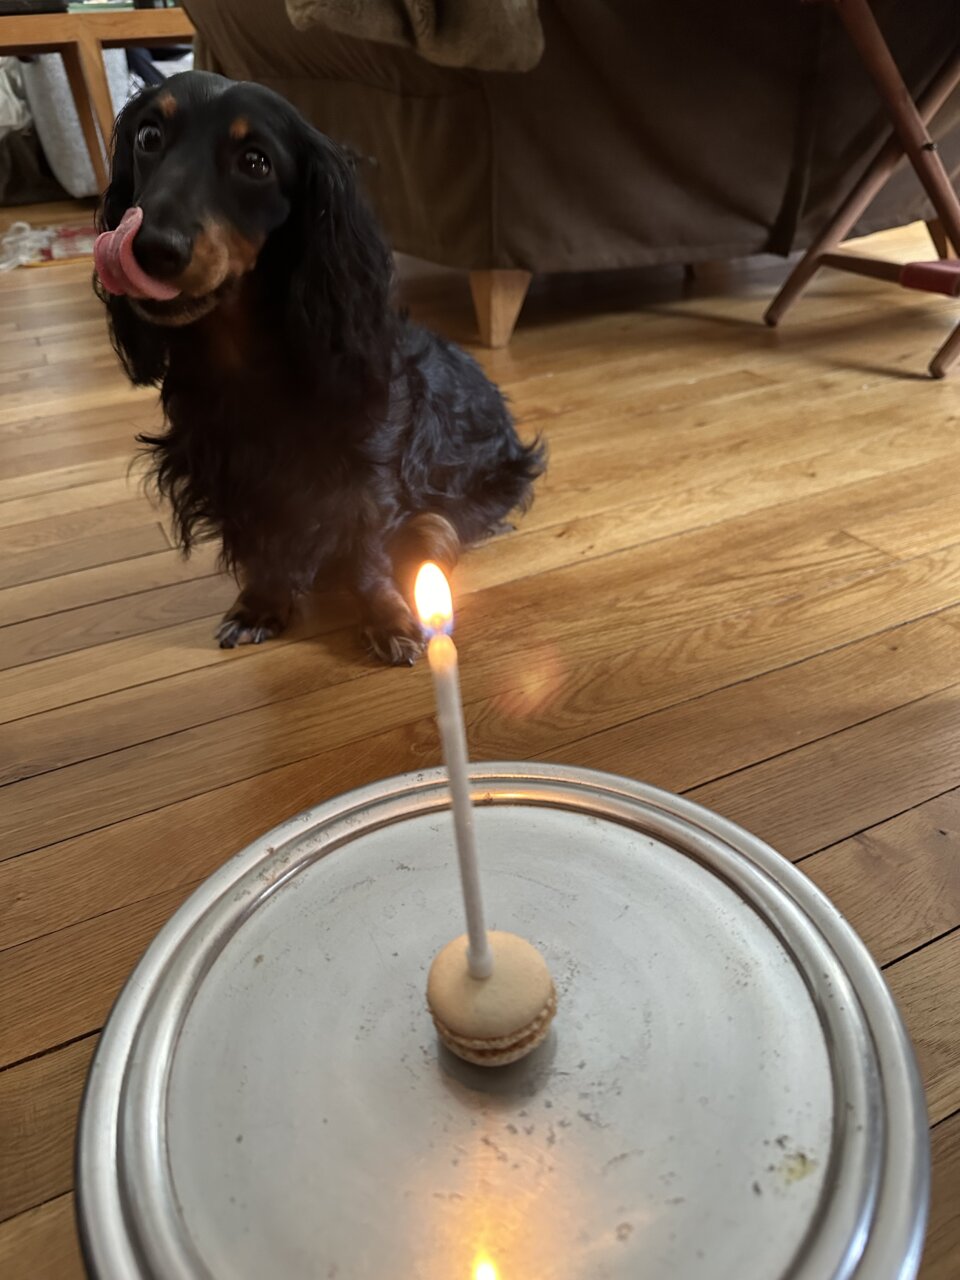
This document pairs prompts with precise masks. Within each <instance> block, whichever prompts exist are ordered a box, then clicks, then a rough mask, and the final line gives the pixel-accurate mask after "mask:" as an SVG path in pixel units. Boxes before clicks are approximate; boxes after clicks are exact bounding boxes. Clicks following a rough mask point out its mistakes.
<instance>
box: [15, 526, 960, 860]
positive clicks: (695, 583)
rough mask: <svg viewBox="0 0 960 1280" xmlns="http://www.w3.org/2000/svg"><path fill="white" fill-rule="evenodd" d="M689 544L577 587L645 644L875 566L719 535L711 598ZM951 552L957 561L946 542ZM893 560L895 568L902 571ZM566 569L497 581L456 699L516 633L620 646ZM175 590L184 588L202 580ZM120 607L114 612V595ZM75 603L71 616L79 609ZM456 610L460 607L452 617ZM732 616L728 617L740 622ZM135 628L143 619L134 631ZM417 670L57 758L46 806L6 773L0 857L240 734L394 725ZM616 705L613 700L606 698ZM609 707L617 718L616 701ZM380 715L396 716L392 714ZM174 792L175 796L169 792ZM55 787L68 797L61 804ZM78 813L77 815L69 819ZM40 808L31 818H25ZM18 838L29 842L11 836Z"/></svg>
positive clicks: (239, 750) (38, 786) (280, 752)
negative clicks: (589, 621)
mask: <svg viewBox="0 0 960 1280" xmlns="http://www.w3.org/2000/svg"><path fill="white" fill-rule="evenodd" d="M664 545H665V548H666V550H670V548H671V544H664ZM692 550H694V551H695V548H693V549H692V548H690V547H682V548H675V549H674V551H673V554H674V556H675V561H676V560H677V559H680V558H682V559H684V560H686V562H687V568H686V571H685V575H684V576H686V580H687V584H688V588H687V589H685V590H684V591H682V592H680V593H679V594H678V593H676V590H675V587H674V590H672V591H666V590H664V583H663V582H661V581H659V580H658V579H657V578H656V576H655V574H653V573H651V562H650V557H649V555H647V556H640V555H632V556H631V555H630V554H627V555H625V556H623V557H616V556H612V557H608V558H606V559H604V560H602V561H600V562H598V563H597V565H596V566H595V567H594V566H591V567H590V575H591V576H590V586H591V591H592V592H593V593H594V594H595V597H596V601H597V606H598V616H600V617H604V618H605V619H607V620H611V619H614V618H616V619H617V625H618V626H623V627H637V626H640V627H642V628H643V633H645V635H646V636H647V637H649V638H650V639H653V638H654V637H655V636H657V635H658V634H659V635H660V636H661V637H662V638H663V639H665V640H666V641H668V642H670V643H671V644H673V643H675V642H676V633H677V631H678V629H679V628H681V626H682V624H684V623H686V625H687V626H689V625H690V624H691V623H695V620H696V619H698V618H699V617H700V615H701V614H702V613H703V612H706V613H708V614H712V615H713V625H720V624H722V623H723V622H724V620H725V618H724V615H725V614H729V617H730V620H731V621H734V624H735V625H736V622H735V620H736V618H737V615H738V614H741V613H742V611H743V609H744V608H745V606H746V605H747V603H748V601H749V602H752V608H751V610H750V622H751V624H752V625H751V631H752V632H754V633H755V631H756V627H757V623H756V618H757V615H758V613H759V610H760V601H761V600H762V599H765V604H766V607H767V610H768V612H769V614H770V617H771V620H774V619H776V620H777V621H779V619H780V617H781V616H782V614H783V612H784V605H785V604H790V603H792V604H794V605H795V603H796V600H797V598H803V597H804V596H805V594H806V592H811V593H815V592H817V591H818V590H819V591H822V590H824V589H827V590H828V589H829V588H830V587H831V586H835V585H836V583H837V582H838V581H843V582H848V581H849V579H850V577H851V576H859V577H861V578H862V579H863V580H864V581H867V582H874V581H875V580H876V577H877V576H878V573H879V569H878V566H877V563H876V561H875V560H872V559H871V558H870V555H872V554H873V553H870V555H868V556H866V557H864V556H863V555H862V554H861V551H860V549H859V544H851V543H849V542H848V541H847V540H845V539H844V538H843V537H836V536H835V535H830V534H827V535H822V536H819V537H817V538H815V539H813V540H812V541H808V542H804V541H800V542H795V541H794V540H792V539H790V538H785V539H784V540H783V541H781V542H778V541H777V540H775V539H774V538H771V539H770V541H769V543H768V544H767V550H768V555H769V559H768V561H767V562H766V563H764V564H762V565H758V564H756V563H755V562H753V563H743V562H742V561H741V559H740V550H739V543H738V541H737V539H736V537H732V539H731V543H730V545H729V546H728V554H729V556H730V569H729V572H728V573H727V574H726V575H725V576H724V578H723V583H722V585H723V591H722V596H721V595H717V596H716V598H715V599H714V601H713V603H711V593H712V586H711V584H712V583H713V582H714V579H713V577H712V573H713V570H711V571H710V572H709V573H708V574H706V575H705V574H704V565H703V563H702V561H701V559H700V558H699V557H698V556H696V555H693V556H692V558H691V551H692ZM957 560H958V565H957V568H958V570H960V549H958V552H957ZM906 567H907V566H903V568H904V569H905V568H906ZM898 568H899V566H898ZM578 572H579V571H578V570H577V569H576V568H575V569H573V570H562V571H560V572H558V573H557V574H554V575H551V574H544V575H541V576H539V577H538V578H536V579H535V580H534V583H535V584H536V585H535V586H527V587H526V590H521V589H520V588H521V587H522V586H524V585H525V584H511V585H509V586H507V587H504V588H500V589H499V593H498V594H499V600H498V603H497V605H496V607H495V610H494V614H493V619H495V622H496V625H493V619H491V620H490V621H488V623H487V626H486V628H485V634H484V635H483V636H479V635H476V634H475V635H474V636H473V637H471V638H470V639H468V640H467V641H466V642H465V644H464V650H463V652H464V659H465V660H464V666H463V671H464V690H465V696H466V697H468V698H472V697H475V696H476V693H475V690H476V688H477V686H478V685H479V684H480V682H488V683H489V682H490V680H491V678H493V680H494V682H495V687H499V688H500V689H501V690H505V689H509V688H518V687H523V685H524V683H525V680H526V670H527V668H526V664H525V663H523V662H521V663H519V664H518V662H517V660H516V658H515V656H513V645H514V637H515V636H516V635H517V634H521V633H522V634H523V635H524V637H525V641H526V643H527V645H528V653H529V649H532V648H534V646H536V645H540V646H543V647H544V648H545V650H546V653H547V656H548V657H549V661H550V665H548V666H547V667H546V668H544V669H545V670H547V671H550V670H551V669H556V667H557V665H558V663H559V665H560V666H561V667H563V668H564V669H565V670H573V669H576V666H579V665H580V663H581V662H583V661H584V660H587V659H592V658H595V657H597V656H599V655H600V654H602V653H604V652H609V651H610V648H611V647H612V648H613V649H614V651H617V652H618V651H619V648H620V646H619V645H618V644H617V643H616V642H615V640H614V642H613V643H612V645H611V640H610V634H611V633H610V631H609V630H608V629H604V630H601V631H600V632H599V633H597V635H596V636H594V634H593V633H592V632H589V631H588V632H586V633H584V631H583V625H582V624H583V612H582V606H581V604H580V597H579V594H578V591H577V588H576V583H577V574H578ZM648 575H649V577H648ZM681 580H683V578H682V576H681V572H680V569H679V568H678V567H677V568H675V570H674V574H673V578H672V581H673V583H674V584H675V586H676V584H677V583H678V581H681ZM624 581H629V582H631V584H632V588H631V591H630V593H629V594H628V595H624V593H623V585H622V584H623V582H624ZM641 584H643V585H641ZM187 585H188V586H189V587H190V588H194V587H198V586H202V585H203V583H200V584H197V583H193V584H187ZM717 585H719V584H717ZM174 590H179V588H168V589H166V591H165V592H164V593H147V595H146V596H145V597H144V598H145V599H147V600H149V599H150V598H151V596H152V595H157V594H165V595H169V594H170V592H171V591H174ZM635 592H636V593H637V594H635ZM131 599H136V598H135V597H134V598H131ZM124 604H125V607H126V602H124ZM467 604H469V602H467ZM103 608H104V609H106V608H107V606H103ZM76 612H77V613H80V614H82V613H83V611H82V610H78V611H76ZM521 615H522V618H523V620H522V621H521ZM69 616H74V615H69ZM468 616H469V612H468V609H467V608H466V607H465V609H464V617H465V618H467V617H468ZM531 619H532V620H531ZM743 621H744V619H743V618H741V619H740V623H741V625H742V624H743ZM26 625H33V624H26ZM465 628H466V623H465ZM139 629H141V630H142V629H145V628H144V627H143V626H141V627H140V628H139ZM8 630H16V628H9V629H8ZM497 631H499V632H500V634H499V635H497V634H496V632H497ZM465 634H466V635H467V636H469V635H470V633H469V629H465ZM613 634H614V635H615V634H616V632H614V633H613ZM325 642H326V643H331V642H335V643H337V644H339V645H340V649H339V652H340V654H341V655H342V654H344V652H349V649H347V650H345V649H344V647H343V646H344V643H345V642H347V643H349V641H348V639H347V637H345V636H342V635H340V636H339V637H337V636H334V637H328V638H326V641H325ZM478 644H479V645H480V647H481V648H482V650H483V655H482V656H480V655H478V658H477V659H476V660H475V659H474V658H473V656H472V655H473V653H474V652H475V650H474V649H473V648H472V647H471V646H473V645H478ZM701 661H702V659H701ZM534 669H535V668H534ZM246 670H250V668H246ZM494 673H495V674H494ZM425 678H426V676H425V673H424V671H423V669H422V667H421V669H419V670H417V671H414V672H407V671H388V670H381V671H377V672H373V673H372V674H371V675H370V676H369V677H368V678H367V679H366V680H364V681H362V682H359V681H357V680H351V681H348V682H347V683H345V684H342V685H340V686H338V687H337V688H336V689H332V690H329V691H328V690H322V691H320V692H319V693H312V694H308V695H306V696H305V697H301V698H298V699H295V700H294V699H290V700H288V701H286V702H285V704H284V707H283V716H282V719H281V720H278V718H277V715H276V712H275V711H274V710H273V709H272V708H271V707H269V706H266V707H263V708H262V709H260V708H258V709H255V710H253V711H250V712H245V713H242V714H240V715H236V716H234V717H232V718H231V720H230V721H229V722H226V727H224V725H221V724H218V723H211V724H209V725H204V726H201V727H199V728H196V729H189V730H185V731H183V732H181V733H178V734H174V735H171V736H169V737H165V738H162V739H159V740H158V741H157V742H156V743H143V744H142V745H138V746H133V747H130V748H129V749H128V750H127V752H126V753H125V754H120V753H117V754H115V755H113V756H112V757H111V772H110V779H109V782H107V783H106V785H103V783H104V780H103V779H102V777H101V774H102V773H103V770H102V767H101V766H100V765H98V764H97V763H96V761H95V760H89V761H85V762H82V763H78V764H75V765H71V766H69V771H68V770H66V769H64V770H61V771H60V773H59V775H58V776H57V778H56V783H57V794H58V796H60V797H61V802H60V803H58V804H57V805H56V806H55V809H54V810H52V811H51V810H50V809H49V808H48V807H47V806H48V805H49V801H48V800H47V801H45V800H44V799H42V797H43V795H44V793H45V792H46V791H47V790H49V788H50V787H52V786H53V784H54V781H55V779H54V777H53V776H47V775H44V776H40V777H35V778H29V779H27V780H25V781H23V782H18V783H16V784H14V785H12V786H11V787H10V788H9V789H8V790H7V792H6V794H5V796H4V799H5V803H6V809H7V814H8V822H9V833H10V838H9V840H8V842H7V846H6V850H5V852H6V853H7V854H8V855H9V854H10V853H12V852H14V851H15V850H17V849H23V848H35V847H37V846H38V845H39V844H41V843H44V842H45V841H44V840H43V839H42V834H43V832H44V831H46V830H47V823H48V822H53V821H56V822H57V823H58V824H59V825H60V829H61V832H62V834H71V835H72V834H77V833H78V832H79V831H80V830H82V829H85V827H84V826H83V825H80V826H78V825H75V824H77V823H81V824H85V823H88V822H90V821H91V820H92V819H93V815H94V814H96V815H97V817H96V825H103V824H104V823H105V822H109V821H117V820H119V819H120V818H121V817H129V816H131V810H130V808H129V805H130V804H131V803H135V804H137V805H141V806H143V807H159V806H160V805H162V804H166V803H170V802H171V801H173V800H175V799H181V798H185V797H186V795H188V794H192V793H193V794H195V793H196V792H199V791H200V790H204V789H213V788H214V787H216V786H222V785H225V784H226V783H227V782H230V781H234V780H236V779H237V778H238V777H240V776H243V774H244V771H248V770H251V769H252V767H253V764H254V761H253V757H251V755H250V752H249V749H248V744H249V742H250V741H258V742H259V750H258V754H257V761H258V763H259V767H260V768H261V769H263V768H274V767H277V766H279V765H282V764H285V763H289V762H291V761H292V760H294V759H297V758H302V757H303V756H305V755H308V754H310V753H311V751H310V745H309V744H310V743H311V741H313V742H316V741H317V740H318V739H317V736H316V735H318V734H319V733H320V732H322V734H323V735H324V738H325V740H326V741H327V742H332V741H333V740H334V737H333V736H332V735H337V736H338V735H339V734H341V733H346V734H349V735H352V737H353V739H354V740H355V739H356V737H358V736H361V735H362V734H363V733H364V732H365V731H368V730H369V729H370V728H372V727H376V728H387V727H391V722H392V724H398V723H402V722H403V719H404V718H409V716H408V715H405V710H406V709H407V708H408V707H409V698H410V696H411V695H413V696H416V697H419V699H420V702H419V706H420V707H421V708H422V707H424V706H425V705H426V706H429V701H427V702H424V701H423V699H424V698H425V697H426V696H427V695H426V686H425V685H424V684H423V681H424V679H425ZM675 688H676V685H674V689H675ZM376 689H379V697H378V696H377V694H376V693H372V691H373V690H376ZM661 696H663V695H661ZM667 696H669V695H667ZM381 702H385V703H388V704H389V708H390V710H389V711H387V712H385V711H384V710H383V708H382V707H381V705H380V704H381ZM617 706H618V707H620V706H621V702H620V700H619V699H618V700H617ZM371 707H373V708H374V711H373V716H374V722H373V724H371V721H370V720H369V719H365V718H364V711H366V713H367V716H369V715H370V708H371ZM619 714H620V716H621V718H622V710H621V711H620V712H619ZM385 715H389V716H390V720H387V719H385V718H384V717H385ZM394 715H398V716H400V717H401V719H393V716H394ZM321 723H322V725H323V729H322V731H321V729H320V724H321ZM598 727H599V726H598ZM174 757H176V759H177V760H178V762H179V763H178V765H177V767H176V768H173V767H171V766H170V765H169V764H168V765H161V763H160V762H161V761H162V760H166V761H170V760H171V759H173V758H174ZM93 776H96V777H97V778H98V783H97V787H96V795H95V796H94V795H93V794H91V793H90V792H89V791H88V787H89V785H90V784H89V782H84V781H83V779H84V778H85V777H87V778H92V777H93ZM45 778H46V780H45ZM184 787H187V788H192V791H191V790H189V789H188V790H182V788H184ZM170 788H173V791H171V790H170ZM178 790H179V794H175V793H174V792H176V791H178ZM111 793H112V799H111V798H110V797H111ZM67 795H69V797H70V800H69V801H66V796H67ZM68 804H69V805H70V806H71V807H73V806H76V809H75V812H73V813H72V814H69V813H68V812H67V811H66V807H67V805H68ZM45 810H46V813H45V812H44V811H45ZM81 812H83V813H85V814H86V816H85V817H82V816H81ZM41 814H43V815H44V816H43V817H41V816H39V815H41ZM24 840H25V841H28V842H32V843H27V844H26V845H24V844H22V843H20V842H21V841H24Z"/></svg>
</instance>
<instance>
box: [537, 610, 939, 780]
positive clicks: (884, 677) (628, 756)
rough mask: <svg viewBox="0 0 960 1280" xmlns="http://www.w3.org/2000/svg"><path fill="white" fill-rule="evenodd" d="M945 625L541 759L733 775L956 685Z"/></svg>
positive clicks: (877, 640) (681, 776)
mask: <svg viewBox="0 0 960 1280" xmlns="http://www.w3.org/2000/svg"><path fill="white" fill-rule="evenodd" d="M946 631H947V628H945V627H944V625H943V623H942V622H940V621H939V619H937V618H927V619H923V620H921V621H920V622H915V623H911V624H908V625H906V626H902V627H896V628H893V629H892V630H889V631H883V632H881V633H880V634H879V635H876V636H870V637H868V638H867V639H865V640H861V641H856V642H854V643H853V644H850V645H847V646H844V647H842V648H839V649H831V650H829V651H828V652H826V653H823V654H820V655H817V656H814V657H812V658H810V659H808V660H807V661H805V662H799V663H796V664H795V665H792V666H787V667H783V668H782V669H779V670H774V671H771V672H768V673H766V674H763V675H759V676H754V677H753V678H752V679H748V680H743V681H741V682H739V683H736V684H731V685H728V686H727V687H725V688H720V689H717V690H715V691H712V692H710V693H705V694H701V695H700V696H699V697H697V698H693V699H691V700H689V701H684V702H681V703H679V704H677V705H676V706H671V707H667V708H665V709H664V710H662V711H655V712H653V713H652V714H650V715H647V716H644V717H643V718H642V719H639V720H630V721H627V722H625V723H623V724H618V725H614V726H613V727H612V728H610V729H605V730H603V731H602V732H600V733H594V734H591V735H590V736H588V737H584V738H582V739H580V740H579V741H577V742H573V743H567V744H565V745H563V746H561V747H556V748H553V749H551V750H548V751H546V752H545V753H544V756H543V758H544V759H548V760H556V761H562V762H566V763H571V764H576V765H581V766H583V767H584V768H588V769H600V770H604V771H607V772H610V773H619V774H622V775H625V776H626V777H630V778H642V779H643V780H644V781H645V782H651V783H653V784H655V785H656V786H662V787H666V788H667V789H668V790H671V791H689V790H690V789H692V788H694V787H697V786H703V785H704V784H706V783H708V782H710V781H711V780H713V779H716V778H718V777H722V776H724V775H729V774H736V775H738V776H739V774H740V773H741V772H742V771H743V770H744V769H747V768H749V767H750V766H751V765H755V764H758V763H761V762H762V761H764V760H765V759H767V758H769V757H779V756H782V755H784V753H787V752H790V751H791V750H793V749H795V748H796V747H798V746H799V745H801V744H805V743H811V742H816V741H818V740H820V739H825V738H829V737H830V736H831V735H833V734H836V733H838V732H840V731H841V730H844V729H848V728H850V726H852V725H855V724H857V723H859V722H862V721H865V720H872V719H874V718H876V717H877V716H879V715H881V714H882V713H884V712H889V711H892V710H895V709H896V708H898V707H900V706H902V705H903V704H904V703H905V702H911V701H914V700H917V699H920V698H922V697H924V696H925V695H927V694H930V693H935V692H937V691H939V690H942V689H945V688H947V687H949V686H950V685H952V684H953V683H955V682H956V679H957V672H958V669H960V644H957V643H955V642H953V641H952V640H951V639H950V637H949V636H948V635H947V634H946ZM864 677H866V679H864ZM705 727H706V731H705ZM811 750H813V748H811Z"/></svg>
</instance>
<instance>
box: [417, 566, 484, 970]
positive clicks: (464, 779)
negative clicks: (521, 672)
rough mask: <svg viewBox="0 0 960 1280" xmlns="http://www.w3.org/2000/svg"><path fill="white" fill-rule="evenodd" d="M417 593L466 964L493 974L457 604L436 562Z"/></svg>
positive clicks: (419, 581)
mask: <svg viewBox="0 0 960 1280" xmlns="http://www.w3.org/2000/svg"><path fill="white" fill-rule="evenodd" d="M415 595H416V600H417V609H418V612H419V613H420V620H421V622H422V623H423V625H424V626H425V627H426V628H427V630H428V631H431V632H433V634H432V636H431V639H430V643H429V645H428V647H427V661H428V662H429V663H430V670H431V672H432V674H433V684H434V689H435V691H436V696H437V722H438V724H439V727H440V742H441V746H442V748H443V760H444V764H445V765H446V768H447V777H448V779H449V782H450V796H451V802H452V806H453V824H454V832H455V834H456V844H457V860H458V862H459V864H460V885H461V888H462V890H463V906H464V910H465V912H466V917H467V937H468V939H469V945H468V947H467V966H468V968H469V970H470V974H471V977H474V978H489V977H490V975H491V973H492V972H493V954H492V952H491V950H490V943H489V940H488V938H487V928H486V924H485V922H484V916H483V897H482V894H481V891H480V872H479V869H478V866H477V846H476V840H475V837H474V829H473V802H472V800H471V798H470V775H469V772H468V767H467V759H468V758H467V735H466V731H465V729H464V724H463V706H462V704H461V701H460V678H459V674H458V671H457V647H456V645H455V644H454V643H453V641H452V640H451V639H450V637H449V635H447V634H446V628H447V627H449V626H451V625H452V622H453V606H452V603H451V600H450V588H449V586H448V585H447V581H446V578H444V576H443V572H442V571H441V570H440V569H439V568H438V567H437V566H436V565H433V564H427V565H424V566H423V568H422V569H421V570H420V574H419V575H418V577H417V586H416V592H415Z"/></svg>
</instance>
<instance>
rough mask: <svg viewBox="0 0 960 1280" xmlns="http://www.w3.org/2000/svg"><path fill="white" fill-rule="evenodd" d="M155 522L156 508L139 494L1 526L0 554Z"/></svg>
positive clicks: (158, 514) (157, 509)
mask: <svg viewBox="0 0 960 1280" xmlns="http://www.w3.org/2000/svg"><path fill="white" fill-rule="evenodd" d="M158 521H162V516H161V513H160V511H159V508H157V507H155V506H154V505H153V504H152V503H151V502H149V501H148V500H147V498H145V497H143V496H142V495H140V496H138V497H135V498H129V499H126V500H125V501H123V502H113V503H107V505H106V506H102V507H90V508H88V509H87V510H85V511H71V512H68V513H66V514H64V515H57V516H43V517H40V518H39V519H36V520H25V521H24V522H23V523H22V524H17V525H12V526H10V527H9V528H7V529H5V530H4V531H3V534H2V535H0V536H2V545H3V554H4V555H19V554H20V553H21V552H24V551H37V550H39V548H41V547H52V548H56V547H59V546H61V545H62V544H63V543H65V542H72V541H74V540H75V539H77V538H92V537H95V536H101V537H105V536H107V535H109V534H117V535H121V534H125V533H126V532H127V531H128V530H130V529H141V528H143V526H144V525H147V524H150V525H153V524H156V523H157V522H158Z"/></svg>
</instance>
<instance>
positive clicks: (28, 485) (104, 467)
mask: <svg viewBox="0 0 960 1280" xmlns="http://www.w3.org/2000/svg"><path fill="white" fill-rule="evenodd" d="M132 452H133V449H132V448H130V449H128V450H126V451H125V450H123V449H118V448H116V447H114V448H113V449H112V450H111V452H110V454H109V456H107V457H104V458H100V459H91V460H90V461H87V462H77V463H74V464H73V465H72V466H64V467H60V468H57V469H55V470H52V471H25V470H23V469H22V468H16V469H17V470H20V474H19V475H14V474H13V473H12V472H13V470H14V468H10V467H4V468H3V474H2V476H0V503H4V502H12V501H13V500H14V499H17V498H33V497H37V496H39V495H40V494H48V493H59V492H62V491H63V490H64V489H73V488H77V487H79V486H80V485H87V484H99V483H101V482H102V481H105V480H124V481H125V480H126V476H127V468H128V464H129V456H125V454H126V455H129V454H132Z"/></svg>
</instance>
